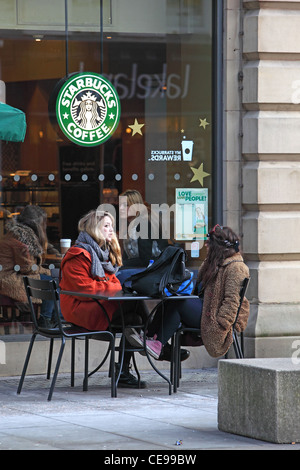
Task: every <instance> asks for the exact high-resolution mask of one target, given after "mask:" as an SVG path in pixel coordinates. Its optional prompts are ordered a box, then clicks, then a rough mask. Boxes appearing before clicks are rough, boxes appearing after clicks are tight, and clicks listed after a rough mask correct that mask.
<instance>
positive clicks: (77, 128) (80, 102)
mask: <svg viewBox="0 0 300 470" xmlns="http://www.w3.org/2000/svg"><path fill="white" fill-rule="evenodd" d="M120 114H121V108H120V101H119V97H118V94H117V92H116V90H115V88H114V87H113V85H112V84H111V83H110V82H109V81H108V80H107V79H106V78H104V77H103V76H102V75H98V74H96V73H89V72H85V73H80V74H76V75H72V77H70V79H69V80H67V81H66V82H65V83H64V85H63V86H62V88H61V89H60V91H59V93H58V97H57V100H56V117H57V121H58V124H59V127H60V128H61V130H62V132H63V133H64V134H65V136H66V137H67V138H68V139H69V140H71V141H72V142H75V143H76V144H78V145H82V146H86V147H91V146H94V145H100V144H102V143H103V142H105V141H106V140H107V139H109V138H110V137H111V135H112V134H113V133H114V131H115V130H116V128H117V127H118V124H119V121H120Z"/></svg>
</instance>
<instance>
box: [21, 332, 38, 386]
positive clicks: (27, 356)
mask: <svg viewBox="0 0 300 470" xmlns="http://www.w3.org/2000/svg"><path fill="white" fill-rule="evenodd" d="M36 335H37V333H34V334H33V335H32V337H31V340H30V343H29V347H28V350H27V354H26V359H25V363H24V367H23V370H22V375H21V378H20V381H19V386H18V390H17V393H18V394H20V393H21V390H22V387H23V382H24V378H25V375H26V371H27V367H28V363H29V359H30V356H31V351H32V348H33V344H34V341H35V338H36Z"/></svg>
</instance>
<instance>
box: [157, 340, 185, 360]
mask: <svg viewBox="0 0 300 470" xmlns="http://www.w3.org/2000/svg"><path fill="white" fill-rule="evenodd" d="M189 357H190V351H188V350H187V349H180V361H181V362H183V361H186V360H187V359H188V358H189ZM171 358H172V350H171V345H170V344H169V343H167V344H165V345H164V347H163V350H162V352H161V354H160V356H159V359H158V360H159V361H169V362H171Z"/></svg>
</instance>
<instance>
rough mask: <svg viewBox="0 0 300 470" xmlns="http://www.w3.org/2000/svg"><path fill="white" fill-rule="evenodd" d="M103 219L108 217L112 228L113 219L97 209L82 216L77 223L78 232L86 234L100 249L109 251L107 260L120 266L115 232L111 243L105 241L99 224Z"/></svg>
mask: <svg viewBox="0 0 300 470" xmlns="http://www.w3.org/2000/svg"><path fill="white" fill-rule="evenodd" d="M104 217H109V218H110V219H111V221H112V224H113V226H114V224H115V220H114V217H113V216H112V215H111V214H110V213H109V212H106V211H101V210H98V209H94V210H91V211H90V212H88V213H87V214H86V215H84V216H83V217H82V218H81V219H80V220H79V222H78V231H79V232H87V233H88V234H89V235H90V236H91V237H92V238H93V239H94V240H95V242H96V243H98V245H99V246H100V248H102V247H106V248H108V249H109V258H110V260H111V262H112V264H113V265H117V266H122V255H121V248H120V244H119V241H118V238H117V235H116V234H115V232H114V233H113V236H112V239H111V241H109V242H108V241H107V240H105V238H104V236H103V234H102V231H101V222H102V220H103V219H104Z"/></svg>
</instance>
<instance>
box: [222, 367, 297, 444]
mask: <svg viewBox="0 0 300 470" xmlns="http://www.w3.org/2000/svg"><path fill="white" fill-rule="evenodd" d="M218 367H219V383H218V427H219V429H220V430H221V431H225V432H229V433H232V434H238V435H241V436H247V437H252V438H254V439H260V440H264V441H268V442H274V443H278V444H283V443H292V442H300V364H293V362H292V358H283V359H278V358H267V359H227V360H220V361H219V365H218Z"/></svg>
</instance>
